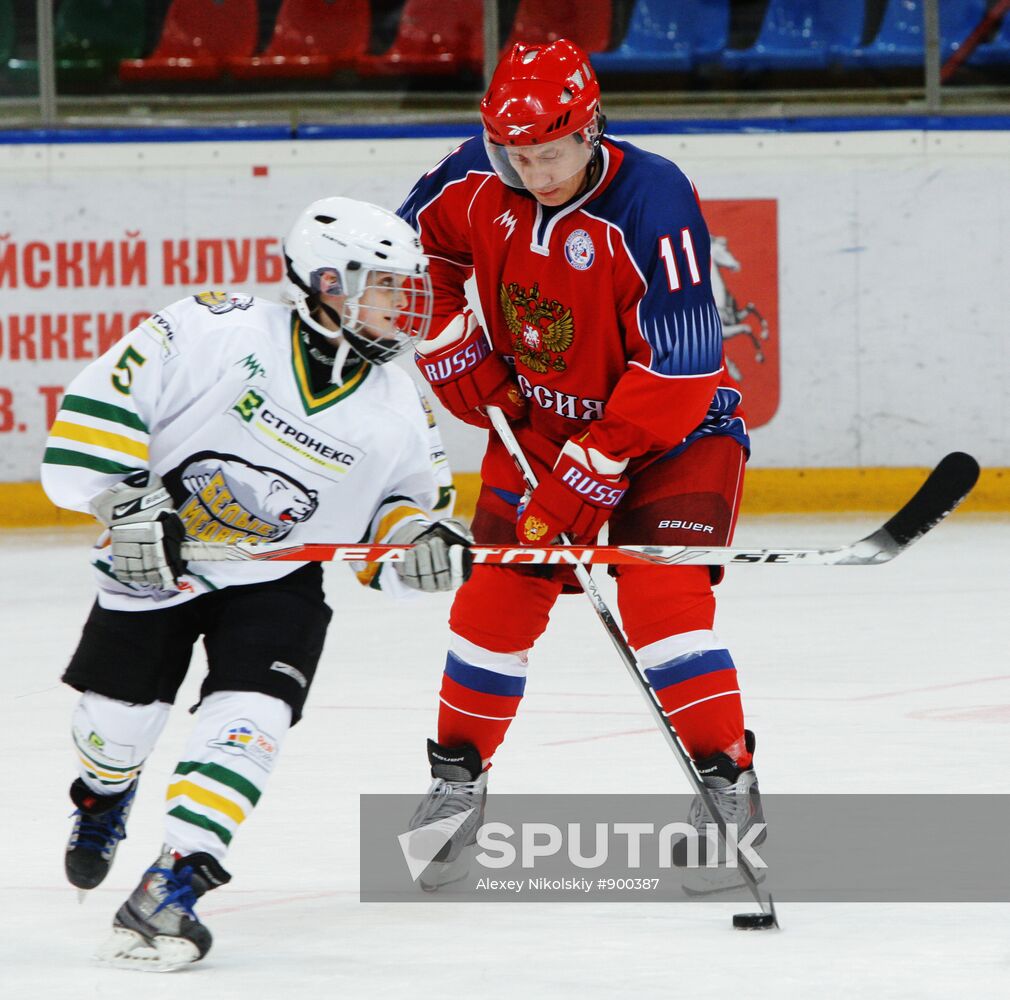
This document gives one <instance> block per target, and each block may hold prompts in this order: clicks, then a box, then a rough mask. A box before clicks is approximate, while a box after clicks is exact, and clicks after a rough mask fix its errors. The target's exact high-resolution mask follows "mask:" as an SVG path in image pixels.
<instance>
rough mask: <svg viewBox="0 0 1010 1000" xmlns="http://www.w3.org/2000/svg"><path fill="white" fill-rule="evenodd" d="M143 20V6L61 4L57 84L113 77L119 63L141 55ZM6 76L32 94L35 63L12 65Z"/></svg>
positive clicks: (135, 2) (75, 0)
mask: <svg viewBox="0 0 1010 1000" xmlns="http://www.w3.org/2000/svg"><path fill="white" fill-rule="evenodd" d="M4 2H5V5H6V4H7V0H4ZM145 18H146V13H145V3H144V0H64V2H63V3H62V4H60V7H59V9H58V10H57V12H56V16H55V18H54V21H53V48H54V50H55V56H56V73H57V79H58V81H59V83H60V84H61V85H64V86H66V85H70V86H73V85H74V84H81V83H84V84H87V83H95V82H98V81H101V80H104V79H106V78H107V77H109V76H114V75H115V73H116V68H117V67H118V65H119V61H120V59H125V58H130V57H135V56H139V55H140V54H141V53H142V52H143V51H144V33H145V28H146V23H145ZM7 61H8V60H7V59H4V60H3V63H7ZM10 70H11V72H12V73H13V74H16V75H19V76H23V77H24V78H25V79H26V80H27V79H30V80H31V81H32V86H33V87H36V88H37V86H38V83H37V80H38V71H39V64H38V60H37V59H12V60H10Z"/></svg>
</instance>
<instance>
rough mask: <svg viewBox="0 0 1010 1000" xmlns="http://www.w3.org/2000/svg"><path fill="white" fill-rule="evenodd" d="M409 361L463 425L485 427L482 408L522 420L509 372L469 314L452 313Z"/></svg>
mask: <svg viewBox="0 0 1010 1000" xmlns="http://www.w3.org/2000/svg"><path fill="white" fill-rule="evenodd" d="M414 360H415V361H416V362H417V367H418V368H420V369H421V374H422V375H423V376H424V377H425V378H426V379H427V380H428V382H429V383H430V384H431V388H432V391H433V392H434V393H435V395H436V396H438V398H439V399H440V400H441V401H442V404H443V405H444V406H445V408H446V409H447V410H449V411H450V412H451V413H453V414H454V415H455V416H457V417H459V419H460V420H464V421H466V422H467V423H468V424H475V425H476V426H478V427H490V423H489V421H488V419H487V417H486V416H484V413H483V412H482V410H481V408H482V407H484V406H492V405H493V406H500V407H501V409H502V412H503V413H504V414H505V416H506V417H508V418H509V420H519V419H520V418H522V417H523V416H525V415H526V400H525V399H524V398H523V395H522V393H521V392H520V391H519V386H518V384H517V383H516V380H515V375H514V373H513V371H512V369H511V368H509V366H508V365H507V364H506V363H505V362H504V360H502V357H501V355H500V354H496V353H495V351H494V350H493V349H492V347H491V345H490V344H489V343H488V339H487V336H486V335H485V333H484V331H483V330H482V329H481V328H480V326H479V325H478V324H477V317H476V316H474V314H473V313H472V312H471V311H470V310H469V309H465V310H464V311H463V312H460V313H456V315H455V316H453V317H452V319H450V320H449V322H448V323H446V325H445V326H444V327H443V329H442V332H441V333H440V334H438V336H436V337H433V338H432V339H431V340H426V341H424V342H423V343H420V344H418V345H417V355H416V357H415V359H414Z"/></svg>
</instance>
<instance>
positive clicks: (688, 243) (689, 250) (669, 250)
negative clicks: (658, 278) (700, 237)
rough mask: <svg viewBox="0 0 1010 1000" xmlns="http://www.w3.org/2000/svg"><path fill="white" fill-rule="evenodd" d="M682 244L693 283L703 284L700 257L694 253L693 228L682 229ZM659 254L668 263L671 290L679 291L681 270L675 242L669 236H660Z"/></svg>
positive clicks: (668, 279)
mask: <svg viewBox="0 0 1010 1000" xmlns="http://www.w3.org/2000/svg"><path fill="white" fill-rule="evenodd" d="M680 245H681V247H683V249H684V256H685V257H687V267H688V270H689V271H690V272H691V284H692V285H699V284H701V273H700V272H699V271H698V258H697V257H696V256H695V254H694V241H693V240H692V239H691V230H690V229H688V228H687V227H685V228H684V229H682V230H681V231H680ZM659 256H660V257H662V259H663V263H664V264H665V265H666V282H667V284H668V285H669V286H670V291H671V292H676V291H678V290H679V289H680V271H679V269H678V268H677V258H676V256H675V254H674V252H673V242H672V240H671V239H670V237H669V236H660V238H659Z"/></svg>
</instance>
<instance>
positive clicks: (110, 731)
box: [71, 691, 170, 795]
mask: <svg viewBox="0 0 1010 1000" xmlns="http://www.w3.org/2000/svg"><path fill="white" fill-rule="evenodd" d="M169 708H170V706H169V705H167V704H165V702H161V701H156V702H152V703H151V704H150V705H133V704H130V703H128V702H125V701H117V700H116V699H115V698H107V697H105V695H101V694H96V693H95V692H94V691H85V692H84V694H82V695H81V698H80V700H79V701H78V702H77V707H76V708H75V709H74V714H73V719H72V722H71V728H72V731H73V738H74V746H75V747H76V748H77V756H78V763H79V766H80V769H81V770H80V774H81V778H82V780H83V781H84V783H85V784H86V785H88V787H89V788H91V789H92V790H93V791H95V792H98V793H99V794H101V795H111V794H114V793H115V792H117V791H120V790H122V789H123V788H125V787H126V786H127V785H129V784H130V782H131V781H133V780H134V779H136V778H137V777H138V775H139V774H140V770H141V768H142V767H143V766H144V761H145V760H147V758H148V756H149V755H150V753H151V751H152V750H153V749H154V745H155V743H157V741H158V737H159V736H160V735H161V732H162V730H163V729H164V728H165V723H166V722H167V721H168V713H169Z"/></svg>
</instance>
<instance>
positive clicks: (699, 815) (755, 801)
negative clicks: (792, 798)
mask: <svg viewBox="0 0 1010 1000" xmlns="http://www.w3.org/2000/svg"><path fill="white" fill-rule="evenodd" d="M745 738H746V746H747V750H748V752H749V753H751V754H753V752H754V745H755V741H754V734H753V733H752V732H750V731H749V730H748V731H747V733H746V737H745ZM696 765H697V768H698V772H699V773H700V774H701V776H702V780H703V781H704V782H705V786H706V787H707V788H708V790H709V792H710V793H711V795H712V799H713V800H714V803H715V807H716V808H717V809H718V810H719V814H720V815H721V816H722V818H723V819H724V820H725V821H726V823H727V825H730V824H731V825H733V826H734V827H735V829H736V841H737V843H744V844H748V845H750V846H751V847H757V846H758V845H760V844H762V843H763V842H764V840H765V838H766V837H767V835H768V834H767V830H766V829H765V828H764V812H763V810H762V808H761V793H760V790H759V789H758V781H757V775H756V774H755V773H754V769H753V767H750V768H747V769H746V770H741V769H740V768H739V767H737V766H736V764H735V763H734V762H733V760H732V759H731V758H730V757H728V756H727V755H726V754H724V753H717V754H713V755H712V756H711V757H708V758H705V759H704V760H699V761H697V762H696ZM687 822H688V823H689V824H690V825H691V826H693V827H694V828H695V830H697V831H698V839H697V845H698V857H697V861H695V859H694V858H692V857H691V856H690V852H689V848H688V844H687V841H686V840H681V841H679V842H678V843H676V844H675V845H674V848H673V863H674V864H675V865H676V866H678V867H680V868H685V869H686V870H685V872H684V875H683V878H682V880H681V885H682V886H683V889H684V892H685V893H686V894H687V895H689V896H711V895H716V894H718V893H721V892H729V891H731V890H733V889H738V888H741V887H742V886H744V885H745V884H746V883H745V882H744V879H743V876H742V875H741V873H740V868H739V867H738V865H737V864H736V863H735V862H736V858H735V857H734V858H733V862H734V863H731V864H728V865H727V864H726V859H725V857H723V856H722V855H723V853H724V850H723V848H722V847H721V846H720V849H719V850H720V857H719V864H718V865H714V866H711V867H710V866H709V865H708V864H707V860H708V858H707V846H708V842H709V841H708V838H706V836H705V834H706V828H707V827H708V826H709V824H712V818H711V817H710V816H709V814H708V810H707V809H706V808H705V805H704V803H703V802H702V801H701V798H700V797H698V796H695V798H694V801H693V802H692V803H691V808H690V811H689V812H688V815H687ZM755 824H760V825H761V829H760V831H759V832H758V833H757V834H755V835H754V837H753V838H752V837H749V836H748V834H749V832H750V830H751V828H752V827H753V826H755ZM751 867H752V871H753V872H754V875H755V878H756V879H757V881H758V882H761V881H763V880H764V877H765V872H764V869H763V868H760V867H754V866H753V865H752V866H751Z"/></svg>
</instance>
